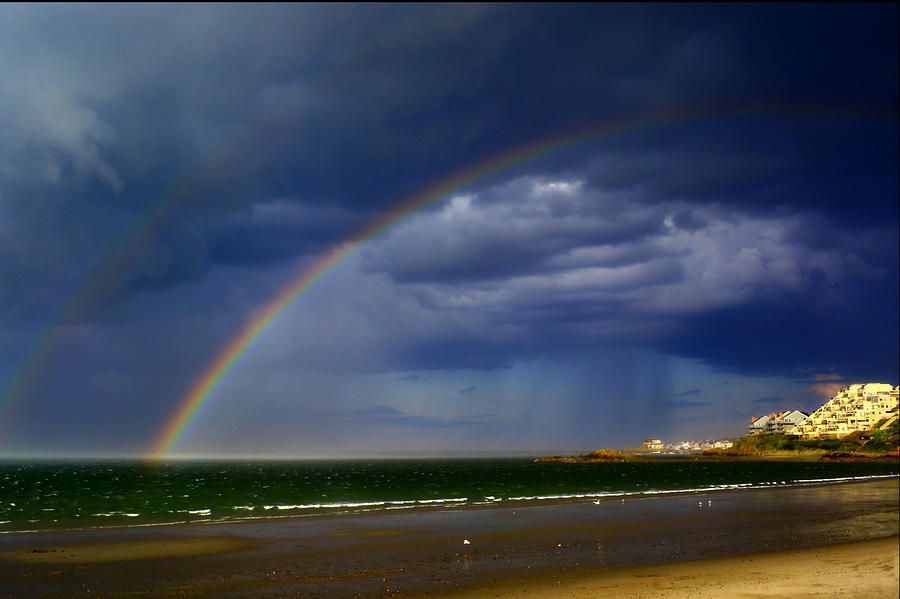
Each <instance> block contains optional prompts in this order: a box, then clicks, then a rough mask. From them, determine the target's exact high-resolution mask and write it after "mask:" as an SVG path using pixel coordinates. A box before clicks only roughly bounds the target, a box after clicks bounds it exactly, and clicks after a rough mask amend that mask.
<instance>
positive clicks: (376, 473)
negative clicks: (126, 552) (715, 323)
mask: <svg viewBox="0 0 900 599" xmlns="http://www.w3.org/2000/svg"><path fill="white" fill-rule="evenodd" d="M898 475H900V467H898V464H897V463H876V462H866V463H826V462H775V461H772V462H683V461H674V460H673V461H670V462H669V461H658V462H640V463H572V464H567V463H537V462H534V461H533V460H531V459H522V458H515V459H512V458H510V459H429V460H371V461H365V460H353V461H289V462H273V461H256V462H190V461H186V462H172V463H157V464H147V463H141V462H106V461H96V462H84V463H74V462H70V463H48V462H31V463H12V462H5V463H0V534H2V533H7V534H10V533H12V534H14V533H21V532H35V531H45V530H82V529H97V528H118V527H144V526H159V525H164V524H173V523H183V522H198V523H201V522H225V521H240V520H250V519H269V518H284V517H298V516H305V515H317V514H349V513H358V512H364V511H384V512H389V511H394V510H409V509H414V508H419V509H423V508H424V509H428V508H430V509H447V508H456V509H460V508H468V507H476V506H484V505H496V506H502V505H527V504H530V503H536V502H548V501H549V502H566V501H588V500H604V499H617V498H620V497H621V498H627V497H629V496H636V495H642V496H647V495H655V494H672V493H692V492H703V493H709V492H715V491H719V490H735V489H752V488H764V487H777V486H803V485H820V484H829V483H838V482H846V481H849V480H860V481H862V480H875V479H879V478H891V477H894V478H896V477H897V476H898Z"/></svg>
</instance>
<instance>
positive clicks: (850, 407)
mask: <svg viewBox="0 0 900 599" xmlns="http://www.w3.org/2000/svg"><path fill="white" fill-rule="evenodd" d="M898 405H900V387H892V386H891V385H888V384H885V383H866V384H860V385H847V386H846V387H841V390H840V391H839V392H838V394H837V395H835V396H834V397H832V398H831V399H830V400H829V401H828V402H827V403H826V404H825V405H823V406H822V407H820V408H819V409H818V410H816V411H815V412H813V413H812V414H810V415H809V417H807V418H806V419H805V420H803V422H801V423H800V424H798V425H797V426H796V427H795V428H794V430H793V431H791V432H790V434H792V435H796V436H799V437H801V438H803V439H836V438H839V437H843V436H844V435H847V434H849V433H852V432H854V431H867V430H870V429H872V427H874V426H875V425H876V424H877V423H878V421H879V420H882V419H884V418H888V417H890V416H893V415H894V414H896V413H897V406H898Z"/></svg>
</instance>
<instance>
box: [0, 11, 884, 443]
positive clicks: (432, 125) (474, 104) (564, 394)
mask: <svg viewBox="0 0 900 599" xmlns="http://www.w3.org/2000/svg"><path fill="white" fill-rule="evenodd" d="M897 23H898V13H897V7H896V5H891V4H876V5H853V6H849V5H839V6H835V5H830V4H825V5H809V6H807V5H791V6H788V5H763V6H752V5H714V6H706V5H632V4H627V5H616V4H603V5H592V6H581V5H578V6H575V5H570V6H556V5H552V6H551V5H512V6H506V5H468V4H466V5H411V6H407V5H374V6H371V5H337V6H331V5H278V6H249V5H223V6H210V5H181V6H174V7H170V6H153V5H140V6H106V5H95V6H88V5H55V6H40V5H10V6H3V7H0V81H2V84H0V394H2V399H0V455H6V456H21V455H64V456H80V455H139V454H141V453H143V452H145V451H147V449H148V448H149V447H150V446H151V445H152V443H153V441H154V439H155V438H156V437H157V436H158V435H159V433H160V431H161V429H162V428H163V426H164V424H165V423H166V422H167V420H168V419H169V418H170V417H171V415H172V414H173V412H174V410H175V409H176V407H177V406H178V405H179V403H180V401H181V399H182V397H183V395H184V394H185V393H186V391H187V390H188V388H189V387H190V385H191V383H192V382H193V381H194V380H195V379H196V378H197V377H198V376H199V375H200V373H201V372H202V371H203V370H204V369H205V368H206V366H207V365H208V364H209V363H210V362H211V361H212V360H213V359H215V357H216V355H217V354H218V352H219V351H221V349H222V348H223V347H224V346H225V345H226V344H227V343H228V341H229V339H231V338H232V337H233V336H234V335H235V334H236V333H237V332H238V331H239V330H240V329H241V327H242V325H243V324H244V323H245V322H247V320H248V319H250V318H251V317H252V316H253V315H254V313H255V312H256V311H257V310H259V309H260V308H261V307H263V306H265V305H266V304H267V302H269V301H270V300H271V298H272V297H273V296H274V294H275V293H277V291H278V290H279V289H281V288H282V287H283V286H284V285H286V284H288V283H289V282H290V281H291V280H293V279H294V278H295V277H297V276H298V275H300V274H301V273H302V272H304V270H305V269H306V268H308V267H309V266H310V265H311V264H314V263H315V261H316V259H317V258H318V257H320V256H322V255H323V254H324V253H325V252H327V251H328V250H329V249H330V248H332V247H333V246H334V245H335V244H337V243H340V242H341V241H342V240H343V239H346V238H348V237H349V236H351V235H352V234H354V233H355V232H356V231H357V230H359V228H360V227H362V226H364V225H365V224H366V223H367V222H370V221H371V220H372V219H374V218H376V217H377V216H378V215H380V214H383V213H384V212H386V211H388V210H390V209H391V208H392V207H393V206H395V205H397V204H398V203H399V202H401V201H402V200H403V199H405V198H407V197H410V196H412V195H413V194H415V193H417V192H418V191H421V190H422V189H424V188H426V187H427V186H429V185H430V184H433V183H434V182H436V181H438V180H441V179H442V178H445V177H448V176H452V175H453V174H455V173H458V172H461V171H463V170H464V169H466V168H469V167H472V166H473V165H478V164H479V163H483V162H484V161H486V160H489V159H491V158H492V157H494V156H496V155H498V154H500V153H502V152H507V151H511V150H515V149H516V148H520V147H523V146H525V145H526V144H530V143H534V142H536V141H540V140H545V139H550V138H553V137H555V136H561V135H566V134H571V133H573V132H576V133H577V132H579V131H587V130H589V129H591V128H597V127H599V128H600V129H602V128H603V127H604V126H605V125H606V124H613V123H622V122H632V123H637V124H641V123H645V124H646V123H649V122H651V120H652V119H653V118H654V115H659V114H672V115H676V117H677V116H678V115H682V116H683V115H695V117H694V118H690V119H684V118H682V119H679V118H673V119H670V120H669V121H667V122H664V123H662V124H657V125H653V126H637V127H632V128H626V129H625V130H624V131H622V132H621V133H620V134H617V135H606V136H604V135H600V136H597V137H596V138H594V139H592V140H590V141H588V142H586V143H583V144H579V145H576V146H572V147H568V148H563V149H561V150H560V151H559V152H556V153H553V154H551V155H548V156H544V157H542V158H540V159H536V160H531V161H527V162H522V163H520V164H517V165H515V166H514V167H513V168H509V169H506V170H504V171H502V172H496V173H493V174H492V175H491V176H487V177H483V178H481V179H479V180H476V181H473V182H471V183H470V184H468V185H466V186H464V187H462V188H459V189H457V190H456V191H454V192H453V193H451V194H449V195H448V196H447V197H444V198H442V199H441V200H440V201H437V202H435V203H433V204H431V205H429V206H428V207H427V208H425V209H423V210H421V211H419V212H416V213H414V214H412V215H410V216H409V217H407V218H404V219H402V220H400V221H399V222H398V223H397V224H396V225H394V226H393V227H391V228H389V229H388V230H387V231H385V232H384V233H383V234H381V235H379V236H378V237H376V238H374V239H372V240H370V241H369V242H368V243H367V244H365V245H364V246H363V247H362V248H361V249H360V250H359V251H358V252H357V253H355V254H354V255H352V256H351V257H350V258H348V259H347V260H345V261H344V262H342V263H341V264H340V265H339V266H338V267H336V268H335V269H333V270H332V271H331V272H330V273H328V275H327V276H326V277H324V278H323V279H322V280H321V281H319V282H318V283H317V284H316V285H315V286H313V287H312V288H311V289H310V290H309V291H308V292H307V293H305V294H304V295H302V296H301V297H300V298H299V299H298V300H297V301H296V302H295V303H294V304H293V305H292V306H291V307H290V308H289V309H288V310H286V311H285V313H284V314H283V315H282V317H280V318H279V320H278V321H277V322H276V323H275V324H274V325H273V326H272V328H271V329H270V330H268V331H267V332H266V334H265V335H263V336H262V337H261V338H260V339H259V341H258V342H257V343H256V344H254V345H253V347H252V348H251V349H250V350H249V351H248V352H247V353H246V354H245V355H244V357H243V358H242V359H241V360H240V362H239V363H238V364H237V366H236V367H235V368H234V369H233V370H232V371H231V372H230V373H229V375H228V376H227V377H226V378H225V379H224V380H223V381H222V383H221V385H220V386H219V387H218V388H217V389H216V390H215V392H214V393H213V394H212V395H211V396H210V398H209V400H208V401H207V402H206V404H205V405H204V406H203V408H202V409H201V410H200V412H199V413H198V415H197V417H196V419H195V420H194V421H193V423H192V424H191V426H190V428H189V429H188V430H187V431H186V433H185V435H184V436H183V437H182V438H181V440H180V442H179V444H178V445H177V446H176V452H177V453H179V454H181V455H220V456H226V455H228V456H230V455H257V456H329V455H388V454H391V455H394V454H397V455H400V454H402V455H423V454H425V453H438V454H440V453H509V452H532V453H545V452H551V451H553V452H557V451H579V450H583V449H592V448H596V447H605V446H628V445H636V444H639V443H640V442H641V440H643V439H644V438H645V437H648V436H654V437H662V438H664V439H667V440H671V441H675V440H679V439H683V438H698V437H703V438H714V437H722V436H734V435H737V434H740V433H741V432H742V431H743V430H744V427H745V425H746V422H747V421H748V420H749V417H750V416H751V415H754V414H756V415H759V414H761V413H764V412H769V411H772V410H780V409H792V408H797V409H806V410H811V409H814V408H815V407H817V406H818V405H819V404H821V403H822V402H823V401H824V400H825V399H827V398H828V397H829V396H830V394H831V393H833V392H834V390H835V386H839V385H840V384H846V383H853V382H869V381H872V382H888V383H891V384H895V385H896V384H897V382H898V366H897V364H898V275H897V273H898V241H897V239H898V166H897V165H898V124H897V114H898V76H897V72H898V50H897V48H898V28H897ZM138 241H139V242H138Z"/></svg>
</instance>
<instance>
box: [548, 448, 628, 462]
mask: <svg viewBox="0 0 900 599" xmlns="http://www.w3.org/2000/svg"><path fill="white" fill-rule="evenodd" d="M642 460H645V458H642V457H641V456H637V455H633V454H630V453H625V452H624V451H618V450H616V449H595V450H594V451H592V452H591V453H583V454H581V455H579V456H572V457H561V456H552V457H547V458H538V459H537V460H535V461H537V462H636V461H642Z"/></svg>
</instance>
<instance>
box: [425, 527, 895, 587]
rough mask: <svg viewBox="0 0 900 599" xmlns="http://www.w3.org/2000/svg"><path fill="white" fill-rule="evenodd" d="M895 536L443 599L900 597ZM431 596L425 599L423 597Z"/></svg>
mask: <svg viewBox="0 0 900 599" xmlns="http://www.w3.org/2000/svg"><path fill="white" fill-rule="evenodd" d="M898 539H900V538H898V537H889V538H886V539H878V540H874V541H862V542H858V543H847V544H843V545H831V546H826V547H816V548H811V549H800V550H794V551H780V552H773V553H756V554H751V555H744V556H740V557H726V558H719V559H709V560H701V561H692V562H682V563H677V564H664V565H656V566H643V567H638V568H623V569H620V570H609V571H605V572H579V573H574V574H569V575H565V576H546V575H542V576H535V577H530V578H518V579H511V580H502V581H499V582H496V583H492V584H487V585H483V586H479V587H474V588H469V589H466V590H464V591H460V592H456V593H451V594H448V595H443V596H442V597H445V598H446V599H484V598H491V597H499V598H502V599H535V598H537V597H541V598H544V599H595V598H597V599H599V598H604V599H605V598H607V597H615V598H616V599H638V598H652V599H737V598H747V599H750V598H752V599H763V598H768V597H771V598H776V597H790V598H791V599H814V598H815V599H818V598H823V599H824V598H826V597H827V598H829V599H832V598H834V597H864V598H866V599H882V598H884V599H888V598H896V597H898V571H900V564H898V561H900V559H898V555H900V542H898ZM428 596H432V597H433V596H434V595H422V596H421V597H428Z"/></svg>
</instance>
